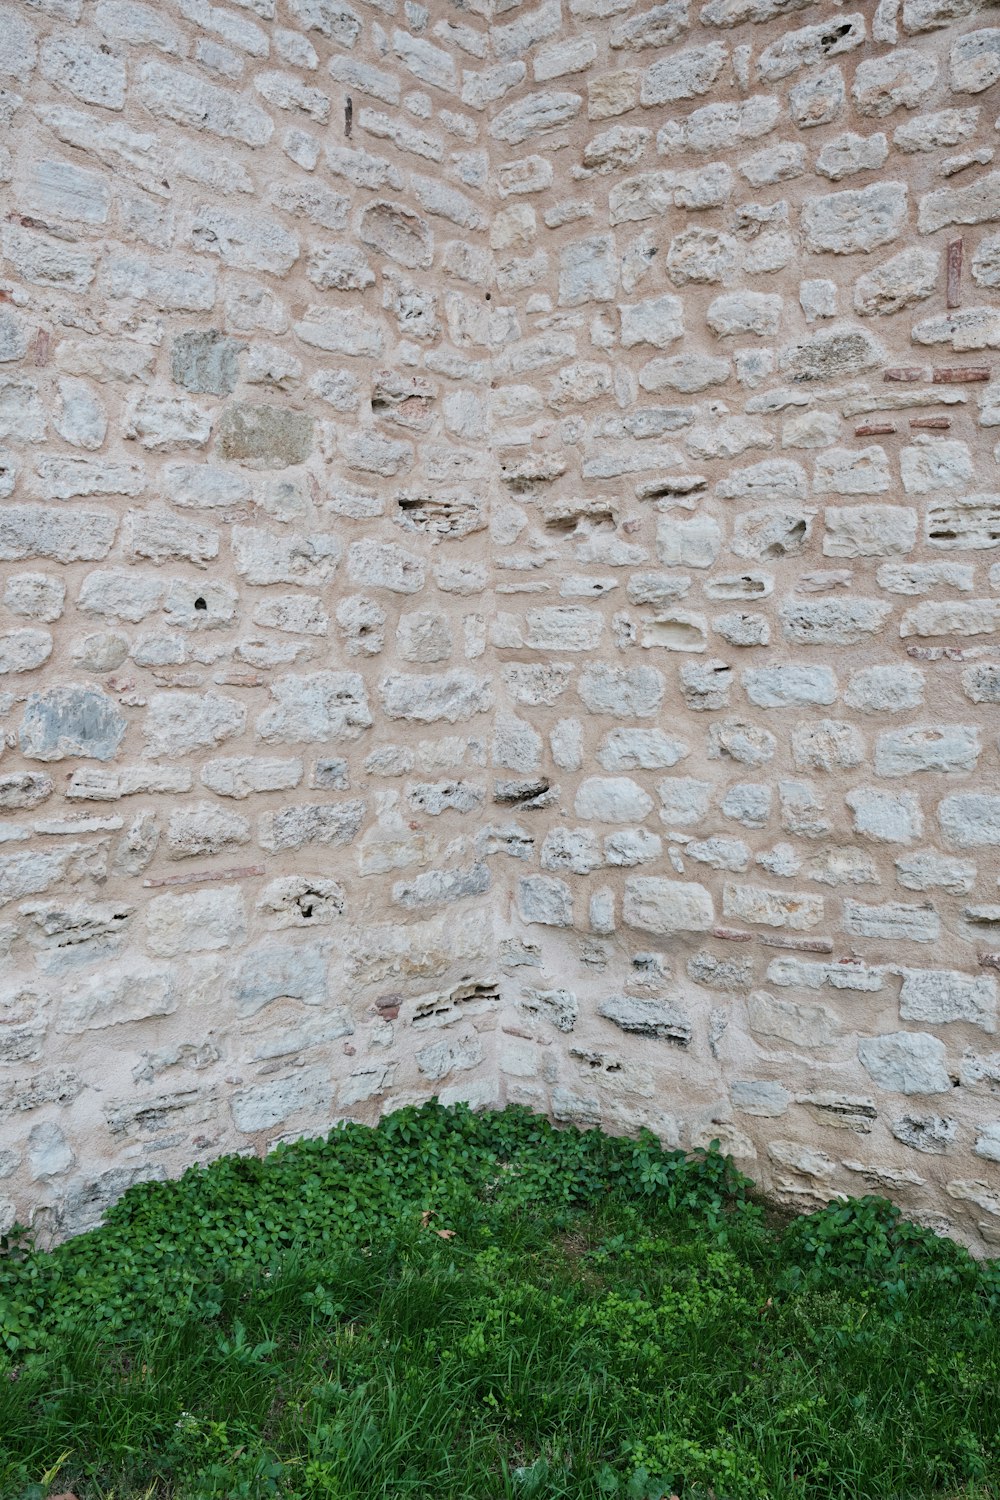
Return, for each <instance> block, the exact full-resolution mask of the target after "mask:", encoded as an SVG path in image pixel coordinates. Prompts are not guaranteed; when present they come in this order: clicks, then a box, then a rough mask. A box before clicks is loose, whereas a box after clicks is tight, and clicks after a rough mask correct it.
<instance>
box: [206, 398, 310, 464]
mask: <svg viewBox="0 0 1000 1500" xmlns="http://www.w3.org/2000/svg"><path fill="white" fill-rule="evenodd" d="M313 427H314V423H313V418H312V417H311V416H309V415H308V414H307V413H306V412H297V411H288V410H287V409H285V408H284V407H276V406H251V405H249V404H245V403H242V402H233V403H232V404H231V405H230V406H228V407H227V408H226V409H225V411H224V412H223V413H222V416H221V418H220V421H219V425H218V431H217V439H216V440H217V444H218V449H219V452H220V454H221V456H222V457H223V458H228V459H234V460H236V462H238V463H245V464H247V465H248V466H250V467H251V468H255V469H283V468H286V467H288V465H290V464H300V463H303V462H304V461H305V460H306V459H307V458H308V457H309V454H310V453H311V452H312V446H313Z"/></svg>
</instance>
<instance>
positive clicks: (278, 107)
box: [0, 0, 1000, 1253]
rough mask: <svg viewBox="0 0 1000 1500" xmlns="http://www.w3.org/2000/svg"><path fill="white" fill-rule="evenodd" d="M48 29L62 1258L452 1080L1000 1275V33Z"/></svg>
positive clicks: (245, 20)
mask: <svg viewBox="0 0 1000 1500" xmlns="http://www.w3.org/2000/svg"><path fill="white" fill-rule="evenodd" d="M992 17H993V12H992V11H990V10H989V9H988V8H986V7H985V6H983V5H981V4H979V3H978V0H879V3H878V4H877V6H873V5H871V4H868V5H865V6H858V7H849V6H848V5H837V4H835V3H833V0H707V3H704V4H702V3H700V0H666V3H663V4H659V5H654V6H652V7H649V6H648V5H646V4H645V0H542V3H541V4H532V3H531V0H525V3H520V4H519V3H517V0H514V3H508V0H434V3H433V5H431V6H429V7H428V6H425V5H423V4H420V3H417V0H351V3H350V4H348V3H347V0H229V3H227V4H219V5H215V4H212V3H210V0H156V3H153V0H148V3H140V0H6V3H0V124H2V131H0V203H2V208H3V211H2V215H0V730H2V733H3V742H2V743H3V754H2V757H0V810H2V813H3V821H2V824H0V841H2V848H0V962H2V965H3V970H2V975H0V1200H2V1203H0V1219H2V1220H4V1221H7V1222H9V1221H10V1220H11V1219H13V1218H14V1217H15V1216H17V1217H19V1218H20V1219H21V1220H29V1219H32V1218H34V1219H35V1220H36V1222H37V1223H38V1224H39V1225H40V1227H42V1229H43V1230H44V1231H45V1232H46V1233H50V1234H53V1235H61V1234H66V1233H72V1232H75V1231H77V1230H79V1229H80V1228H83V1227H86V1226H87V1225H88V1224H91V1223H93V1222H95V1220H96V1218H97V1217H98V1216H99V1214H100V1212H101V1211H102V1209H103V1207H104V1206H105V1205H106V1204H107V1203H108V1202H110V1201H112V1200H113V1199H114V1197H115V1196H116V1195H118V1194H119V1193H120V1192H121V1191H122V1190H123V1189H124V1188H125V1187H127V1186H128V1185H129V1184H130V1183H131V1182H134V1181H137V1180H140V1179H143V1178H148V1177H156V1176H164V1175H168V1174H175V1173H177V1172H178V1171H180V1170H181V1169H182V1168H183V1167H184V1166H186V1165H188V1164H189V1163H190V1162H192V1161H194V1160H205V1159H208V1158H210V1157H212V1156H214V1155H218V1154H220V1153H222V1152H225V1151H232V1150H264V1149H267V1148H269V1147H270V1146H271V1145H272V1144H273V1143H274V1142H275V1141H276V1140H280V1139H285V1138H288V1137H294V1136H296V1135H301V1134H303V1133H315V1132H319V1131H323V1130H325V1129H326V1128H328V1126H329V1124H330V1123H331V1122H332V1121H333V1120H336V1119H341V1118H345V1117H348V1118H363V1119H374V1118H375V1117H376V1116H377V1114H378V1113H379V1112H380V1111H381V1110H383V1109H386V1108H390V1107H393V1106H395V1105H398V1104H400V1103H402V1102H408V1101H412V1100H416V1099H421V1098H426V1097H428V1096H429V1095H430V1094H432V1093H437V1094H438V1095H439V1096H440V1097H441V1098H443V1099H445V1100H446V1101H449V1100H458V1099H467V1100H470V1101H471V1102H473V1103H476V1104H494V1103H500V1102H502V1101H503V1100H514V1101H518V1102H522V1103H525V1104H528V1105H530V1106H531V1107H532V1108H536V1109H539V1110H544V1111H548V1112H550V1113H551V1114H552V1115H553V1116H554V1117H555V1118H556V1119H558V1120H561V1121H575V1122H577V1123H584V1124H597V1123H601V1124H603V1125H604V1126H605V1127H607V1128H610V1129H613V1130H634V1129H637V1128H639V1127H640V1126H648V1127H650V1128H652V1129H653V1130H655V1131H656V1132H657V1133H658V1134H659V1135H660V1136H661V1137H662V1138H663V1139H664V1140H666V1141H667V1142H669V1143H670V1144H672V1145H673V1144H676V1145H680V1146H683V1147H685V1148H687V1147H697V1146H701V1145H705V1144H707V1143H708V1142H709V1141H711V1140H713V1139H718V1140H720V1141H721V1142H722V1144H723V1146H724V1147H725V1148H726V1149H727V1150H730V1151H732V1152H733V1153H734V1154H735V1156H736V1157H737V1159H738V1161H739V1162H740V1164H741V1165H743V1166H744V1167H745V1168H746V1169H747V1170H748V1171H749V1172H751V1173H752V1175H754V1176H755V1177H756V1178H758V1179H759V1180H760V1181H761V1182H762V1183H763V1185H764V1186H765V1187H766V1188H768V1189H769V1190H770V1191H771V1192H772V1193H774V1194H775V1195H776V1196H777V1197H778V1198H780V1199H781V1200H783V1201H785V1202H790V1203H793V1204H796V1205H800V1206H803V1207H809V1206H812V1205H814V1204H816V1203H818V1202H821V1201H825V1200H826V1199H828V1198H830V1197H831V1196H833V1195H835V1194H837V1193H841V1192H853V1193H861V1192H868V1191H875V1192H879V1193H888V1194H889V1195H891V1196H893V1197H895V1198H896V1199H897V1200H898V1201H899V1202H901V1203H902V1204H903V1206H904V1207H905V1209H906V1210H907V1212H908V1213H910V1214H912V1215H913V1216H915V1217H916V1218H918V1219H920V1220H921V1221H922V1222H926V1223H929V1224H931V1225H933V1226H934V1227H935V1228H938V1229H940V1230H941V1231H943V1232H946V1233H950V1234H954V1235H956V1236H958V1237H959V1238H961V1239H963V1240H964V1241H966V1242H967V1243H969V1244H970V1245H972V1246H973V1247H974V1248H976V1249H977V1250H980V1251H982V1250H984V1249H985V1250H992V1252H993V1253H996V1251H997V1247H998V1245H1000V1169H998V1165H997V1164H998V1163H1000V1051H998V1050H997V1044H996V1041H995V1033H996V1028H997V1015H998V1003H997V977H996V976H997V970H998V969H1000V893H998V891H997V876H998V866H997V860H996V851H997V849H998V848H1000V785H998V784H997V772H998V768H1000V759H998V740H997V734H998V723H997V713H996V709H997V705H998V704H1000V562H996V563H994V562H992V561H991V559H992V558H993V557H995V556H996V557H1000V550H998V549H1000V493H995V492H994V491H995V490H996V489H1000V486H997V485H996V481H995V478H994V475H995V470H996V463H997V461H998V459H1000V446H997V445H995V437H994V432H993V429H994V428H996V427H1000V369H998V368H997V365H996V357H995V355H994V353H993V351H994V350H996V349H998V348H1000V306H998V304H997V298H996V295H995V293H996V288H997V287H998V286H1000V169H997V170H994V169H993V167H994V158H995V155H996V142H997V130H996V127H997V124H998V120H997V113H998V110H997V100H998V97H1000V96H998V94H997V91H996V88H995V86H996V85H997V83H998V82H1000V26H993V25H991V24H990V20H991V18H992Z"/></svg>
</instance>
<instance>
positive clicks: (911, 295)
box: [854, 246, 940, 318]
mask: <svg viewBox="0 0 1000 1500" xmlns="http://www.w3.org/2000/svg"><path fill="white" fill-rule="evenodd" d="M939 269H940V261H939V257H938V254H937V252H936V251H934V250H923V249H920V248H918V247H917V246H912V247H910V248H908V249H906V250H900V252H899V254H898V255H894V256H893V257H892V259H891V260H887V261H885V262H883V264H882V265H881V266H877V267H876V269H875V270H874V271H867V272H866V273H865V274H864V275H863V276H859V277H858V279H857V281H856V282H855V283H854V311H855V312H856V313H858V314H859V315H860V316H861V317H863V318H871V317H878V316H885V315H887V314H889V313H895V312H901V311H902V310H903V308H905V307H912V306H913V304H914V303H916V302H922V301H924V300H925V299H926V298H927V297H930V296H931V295H932V293H933V292H934V289H935V287H936V286H937V282H938V274H939Z"/></svg>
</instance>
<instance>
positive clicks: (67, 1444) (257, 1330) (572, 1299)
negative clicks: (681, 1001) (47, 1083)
mask: <svg viewBox="0 0 1000 1500" xmlns="http://www.w3.org/2000/svg"><path fill="white" fill-rule="evenodd" d="M3 1248H4V1251H5V1253H4V1254H3V1256H2V1258H0V1349H2V1352H0V1496H2V1497H3V1500H8V1497H16V1500H44V1497H46V1496H48V1495H55V1494H56V1493H65V1492H67V1491H69V1492H72V1493H73V1494H75V1495H76V1496H78V1497H80V1500H112V1497H114V1500H138V1497H140V1496H143V1497H150V1500H152V1497H156V1500H168V1497H170V1500H209V1497H212V1500H230V1497H231V1500H243V1497H249V1500H257V1497H266V1496H279V1497H283V1500H404V1497H414V1496H420V1497H422V1500H494V1497H510V1500H556V1497H567V1500H569V1497H573V1500H584V1497H586V1500H590V1497H593V1500H599V1497H609V1496H610V1497H614V1496H619V1497H621V1500H660V1497H665V1496H668V1495H670V1494H671V1493H676V1494H678V1495H681V1496H684V1497H692V1500H693V1497H696V1496H697V1497H704V1500H708V1497H713V1496H714V1497H716V1500H848V1497H850V1500H894V1497H901V1500H921V1497H930V1496H935V1497H944V1500H958V1497H961V1500H987V1497H996V1496H1000V1262H993V1263H989V1264H985V1265H982V1264H976V1263H975V1262H974V1261H972V1260H971V1259H970V1257H969V1256H968V1255H967V1254H966V1253H965V1252H964V1251H962V1250H960V1249H958V1248H957V1247H955V1246H954V1245H952V1244H950V1243H949V1242H946V1241H942V1240H939V1239H936V1238H935V1237H934V1236H932V1235H930V1234H929V1233H927V1232H926V1231H924V1230H921V1229H918V1228H916V1227H914V1226H912V1225H908V1224H906V1223H905V1222H902V1221H901V1220H900V1218H899V1216H898V1214H897V1213H896V1212H895V1211H894V1210H893V1209H892V1208H891V1207H890V1206H889V1205H888V1204H887V1203H885V1202H883V1201H881V1200H878V1199H873V1198H863V1199H858V1200H854V1201H852V1202H850V1203H848V1204H843V1205H838V1206H835V1207H832V1208H830V1209H826V1210H823V1211H822V1212H820V1213H816V1214H813V1215H810V1216H808V1217H805V1218H801V1219H796V1220H794V1221H792V1222H791V1223H778V1222H774V1221H773V1216H770V1215H769V1214H768V1213H767V1211H766V1210H765V1209H763V1208H762V1207H761V1206H760V1205H759V1204H758V1203H756V1202H755V1201H753V1194H752V1191H751V1189H750V1185H749V1184H748V1183H747V1182H746V1181H745V1180H744V1179H742V1178H741V1177H740V1176H739V1175H738V1174H737V1173H736V1172H734V1170H733V1169H732V1166H731V1164H730V1163H728V1162H727V1161H726V1160H725V1159H724V1158H722V1157H720V1156H719V1155H717V1154H715V1153H713V1152H709V1153H707V1154H704V1155H701V1156H697V1157H695V1158H685V1157H684V1156H682V1155H680V1154H679V1153H670V1152H664V1151H663V1150H661V1148H660V1146H659V1145H658V1143H657V1142H656V1141H655V1140H654V1139H653V1138H652V1137H646V1138H643V1139H641V1140H639V1141H634V1140H617V1139H611V1138H609V1137H607V1136H604V1135H601V1134H600V1133H599V1132H597V1131H588V1132H583V1133H581V1132H577V1131H574V1130H565V1131H554V1130H552V1129H551V1128H550V1127H549V1126H548V1125H547V1124H546V1123H545V1122H544V1121H542V1120H540V1119H538V1118H537V1117H535V1116H532V1115H529V1114H527V1113H526V1112H524V1111H521V1110H514V1109H508V1110H505V1111H503V1112H502V1113H497V1114H483V1115H474V1114H472V1113H470V1112H469V1111H468V1110H466V1109H463V1108H458V1109H453V1110H445V1109H442V1108H441V1107H439V1106H438V1105H436V1104H431V1105H427V1106H425V1107H423V1108H421V1109H419V1110H413V1109H407V1110H403V1111H400V1112H399V1113H397V1114H394V1115H392V1116H390V1117H389V1118H387V1119H386V1120H384V1121H383V1122H382V1124H381V1125H380V1126H379V1127H378V1128H377V1129H375V1130H370V1129H368V1128H366V1127H363V1126H349V1127H346V1128H343V1129H338V1130H335V1131H334V1132H333V1133H332V1134H331V1135H330V1137H329V1138H328V1139H327V1140H325V1141H324V1140H312V1141H300V1142H298V1143H296V1144H294V1145H290V1146H286V1147H281V1148H279V1149H278V1150H276V1151H275V1152H274V1153H273V1154H272V1155H271V1156H270V1157H268V1158H267V1160H266V1161H258V1160H256V1159H253V1158H238V1157H229V1158H225V1159H224V1160H221V1161H218V1162H216V1163H214V1164H213V1165H212V1166H211V1167H209V1168H207V1169H195V1170H192V1171H189V1172H188V1173H186V1174H185V1176H184V1177H183V1178H182V1179H181V1180H180V1181H179V1182H175V1183H157V1184H147V1185H143V1186H140V1187H138V1188H133V1189H132V1190H131V1191H130V1192H129V1193H128V1194H127V1195H126V1196H125V1198H124V1199H123V1200H122V1201H121V1202H120V1203H119V1204H118V1205H117V1206H116V1207H115V1208H114V1209H113V1210H112V1211H111V1212H110V1214H109V1215H108V1216H107V1220H106V1223H105V1225H104V1226H103V1227H102V1228H100V1229H98V1230H95V1231H93V1232H91V1233H90V1234H86V1235H83V1236H81V1237H79V1238H78V1239H75V1240H73V1241H71V1242H70V1243H68V1244H66V1245H63V1246H61V1247H60V1248H58V1249H57V1250H55V1251H54V1252H51V1253H44V1252H40V1251H35V1250H33V1249H31V1248H30V1246H28V1245H26V1244H25V1243H24V1242H21V1243H20V1244H18V1243H17V1242H16V1236H15V1242H14V1243H10V1242H8V1243H7V1244H6V1245H5V1246H4V1247H3Z"/></svg>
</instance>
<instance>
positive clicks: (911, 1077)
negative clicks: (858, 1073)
mask: <svg viewBox="0 0 1000 1500" xmlns="http://www.w3.org/2000/svg"><path fill="white" fill-rule="evenodd" d="M858 1057H859V1059H860V1061H861V1065H862V1067H863V1068H864V1069H865V1071H866V1072H867V1073H868V1074H869V1075H870V1076H871V1078H872V1079H873V1080H874V1081H875V1083H877V1084H878V1085H879V1087H880V1088H884V1089H890V1090H892V1091H893V1092H894V1093H897V1094H944V1093H949V1092H950V1091H951V1079H950V1078H949V1077H948V1073H947V1070H946V1068H945V1065H944V1060H945V1047H944V1043H943V1042H940V1041H938V1039H937V1037H933V1036H930V1035H929V1034H928V1033H927V1032H925V1031H897V1032H893V1033H891V1034H890V1035H888V1036H879V1037H872V1038H870V1039H865V1040H862V1041H860V1042H859V1043H858Z"/></svg>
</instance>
